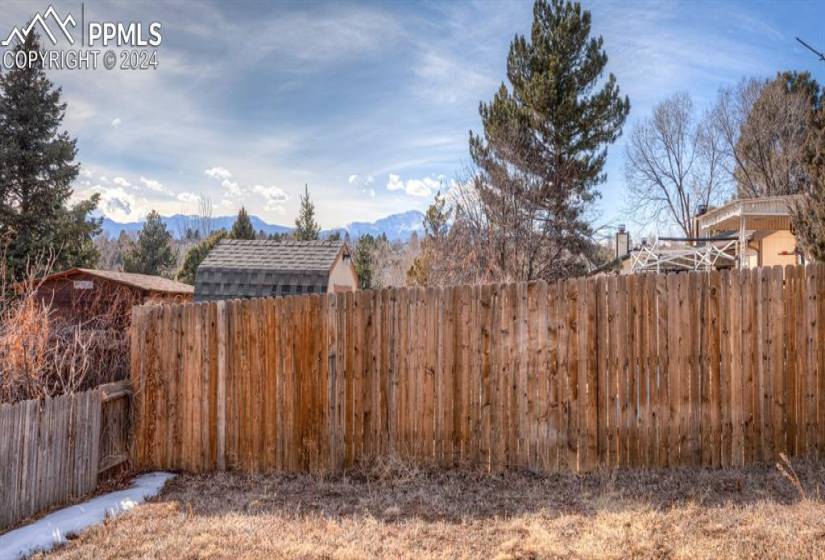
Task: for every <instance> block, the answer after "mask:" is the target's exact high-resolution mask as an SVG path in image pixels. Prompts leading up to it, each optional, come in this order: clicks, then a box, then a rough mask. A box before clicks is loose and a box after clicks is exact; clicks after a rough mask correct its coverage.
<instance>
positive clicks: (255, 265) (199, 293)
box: [195, 239, 358, 302]
mask: <svg viewBox="0 0 825 560" xmlns="http://www.w3.org/2000/svg"><path fill="white" fill-rule="evenodd" d="M357 287H358V275H357V274H356V273H355V266H354V265H353V262H352V254H351V253H350V249H349V246H348V245H347V244H346V243H345V242H344V241H267V240H251V241H247V240H241V239H225V240H223V241H221V242H220V243H218V245H216V246H215V248H214V249H212V251H210V253H209V256H208V257H206V259H204V261H203V262H202V263H201V265H200V266H199V267H198V272H197V275H196V280H195V301H199V302H200V301H215V300H222V299H236V298H253V297H276V296H291V295H304V294H322V293H333V292H335V293H337V292H348V291H354V290H356V289H357Z"/></svg>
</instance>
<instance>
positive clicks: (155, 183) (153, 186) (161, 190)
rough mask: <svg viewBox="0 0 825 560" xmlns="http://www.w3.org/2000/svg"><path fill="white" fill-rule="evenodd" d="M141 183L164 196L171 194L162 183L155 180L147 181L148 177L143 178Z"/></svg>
mask: <svg viewBox="0 0 825 560" xmlns="http://www.w3.org/2000/svg"><path fill="white" fill-rule="evenodd" d="M140 182H141V183H143V185H144V186H145V187H146V188H147V189H149V190H152V191H155V192H159V193H164V194H171V193H170V192H169V189H167V188H166V187H164V186H163V184H162V183H161V182H160V181H156V180H154V179H147V178H146V177H143V176H141V178H140Z"/></svg>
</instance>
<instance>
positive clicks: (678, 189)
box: [625, 93, 728, 237]
mask: <svg viewBox="0 0 825 560" xmlns="http://www.w3.org/2000/svg"><path fill="white" fill-rule="evenodd" d="M625 157H626V159H625V177H626V180H627V203H628V205H629V207H630V208H632V214H633V219H634V221H637V222H639V223H641V224H643V225H649V224H651V223H655V224H656V225H658V226H664V225H666V224H675V225H676V226H678V228H679V229H680V230H681V231H682V233H684V234H685V235H686V236H688V237H695V235H696V232H695V231H694V229H695V226H694V223H693V217H694V216H695V215H696V213H697V210H698V208H699V206H700V205H708V204H711V203H714V202H717V201H719V200H721V199H722V198H723V197H724V195H725V193H726V191H727V190H728V182H727V181H726V175H725V172H724V168H723V157H724V153H723V141H722V138H721V137H720V134H719V132H718V130H717V128H716V127H714V126H712V125H711V123H710V122H709V118H708V116H707V115H706V116H705V117H704V118H702V119H697V117H696V114H695V110H694V106H693V101H692V100H691V98H690V96H689V95H688V94H687V93H677V94H675V95H673V96H672V97H669V98H667V99H665V100H664V101H662V102H661V103H659V104H658V105H657V106H656V107H655V108H654V109H653V114H652V115H651V116H650V117H649V118H647V119H645V120H644V121H642V122H640V123H637V124H636V125H635V126H634V127H633V131H632V132H631V134H630V139H629V142H628V145H627V148H626V152H625Z"/></svg>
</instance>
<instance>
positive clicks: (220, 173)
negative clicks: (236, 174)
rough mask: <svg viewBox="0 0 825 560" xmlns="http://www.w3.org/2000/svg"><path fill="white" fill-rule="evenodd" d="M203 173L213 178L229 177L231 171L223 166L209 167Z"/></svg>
mask: <svg viewBox="0 0 825 560" xmlns="http://www.w3.org/2000/svg"><path fill="white" fill-rule="evenodd" d="M203 173H204V175H206V176H207V177H211V178H213V179H231V178H232V173H231V172H230V171H229V170H228V169H227V168H225V167H220V166H218V167H211V168H209V169H207V170H205V171H204V172H203Z"/></svg>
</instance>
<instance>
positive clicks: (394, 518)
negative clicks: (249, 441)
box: [49, 461, 825, 560]
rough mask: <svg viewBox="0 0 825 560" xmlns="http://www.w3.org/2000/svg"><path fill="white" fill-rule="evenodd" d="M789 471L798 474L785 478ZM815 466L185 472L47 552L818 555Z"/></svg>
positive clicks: (820, 479) (824, 517) (819, 484)
mask: <svg viewBox="0 0 825 560" xmlns="http://www.w3.org/2000/svg"><path fill="white" fill-rule="evenodd" d="M796 477H798V482H797V481H796V480H795V478H796ZM823 489H825V465H823V464H822V463H814V462H798V461H797V462H794V465H793V469H792V471H791V472H789V473H788V475H784V474H783V473H782V472H780V471H779V469H777V468H776V467H767V466H762V467H749V468H747V469H739V470H734V469H729V470H724V471H721V470H719V471H712V470H690V469H682V470H674V471H657V472H649V471H648V472H645V471H635V472H628V471H623V472H616V473H609V472H600V473H596V474H590V475H586V476H576V475H556V476H539V475H535V474H532V473H526V472H522V473H507V474H501V475H488V474H483V473H477V472H474V471H466V470H455V471H449V472H443V471H435V470H433V471H428V470H419V469H416V468H412V467H408V466H404V465H400V464H385V465H381V466H379V467H374V468H373V469H371V470H369V471H365V472H359V473H351V474H349V475H346V476H337V477H332V478H319V477H314V476H309V475H300V476H288V475H271V476H247V475H240V474H213V475H208V476H206V475H205V476H189V475H183V476H179V477H177V478H176V479H173V480H172V481H170V482H169V483H168V484H167V486H166V488H165V489H164V491H163V492H162V494H161V495H160V496H159V497H158V498H156V499H154V500H153V501H152V502H150V503H147V504H145V505H142V506H139V507H137V508H136V509H135V510H133V511H132V512H130V513H128V514H126V515H123V516H121V517H119V518H116V519H112V520H109V521H108V522H107V523H106V524H105V525H104V526H100V527H97V528H94V529H91V530H89V531H87V532H86V533H83V534H82V535H80V536H79V537H77V538H74V539H72V540H71V541H70V542H69V543H68V544H67V545H65V546H63V547H61V548H59V549H57V550H55V551H54V552H53V553H52V554H51V555H49V556H50V557H55V558H233V559H238V560H239V559H243V558H263V557H267V558H499V559H506V558H567V557H581V558H628V557H636V558H724V557H740V558H742V557H750V558H763V557H789V558H791V557H792V558H825V500H823V496H822V490H823Z"/></svg>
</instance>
